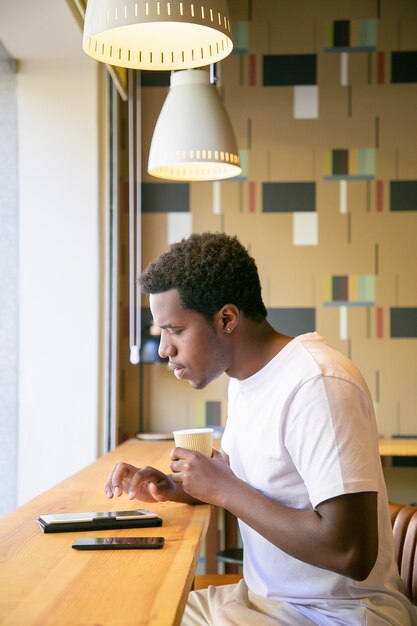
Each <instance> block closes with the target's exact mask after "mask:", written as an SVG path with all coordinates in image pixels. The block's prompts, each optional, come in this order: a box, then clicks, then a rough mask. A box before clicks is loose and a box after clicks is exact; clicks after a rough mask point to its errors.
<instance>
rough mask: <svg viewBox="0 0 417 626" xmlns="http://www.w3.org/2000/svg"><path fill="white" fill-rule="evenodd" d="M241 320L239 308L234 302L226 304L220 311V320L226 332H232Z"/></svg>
mask: <svg viewBox="0 0 417 626" xmlns="http://www.w3.org/2000/svg"><path fill="white" fill-rule="evenodd" d="M238 321H239V309H238V308H237V307H236V306H235V305H234V304H225V305H224V306H223V307H222V308H221V309H220V311H219V322H220V325H221V328H222V330H223V331H224V332H226V333H231V332H233V330H234V329H235V328H236V326H237V324H238Z"/></svg>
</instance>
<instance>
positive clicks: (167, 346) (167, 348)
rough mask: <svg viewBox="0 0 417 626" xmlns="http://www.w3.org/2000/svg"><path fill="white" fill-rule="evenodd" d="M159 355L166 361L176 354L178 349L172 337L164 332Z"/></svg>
mask: <svg viewBox="0 0 417 626" xmlns="http://www.w3.org/2000/svg"><path fill="white" fill-rule="evenodd" d="M158 353H159V356H160V357H161V359H166V358H169V357H172V356H174V355H175V354H176V349H175V347H174V345H173V343H172V341H171V339H170V335H169V333H167V332H166V331H164V330H162V333H161V339H160V341H159V349H158Z"/></svg>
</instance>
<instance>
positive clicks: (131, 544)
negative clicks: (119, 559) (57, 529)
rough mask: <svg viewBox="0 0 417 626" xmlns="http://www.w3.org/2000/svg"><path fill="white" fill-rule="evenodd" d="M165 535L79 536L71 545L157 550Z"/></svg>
mask: <svg viewBox="0 0 417 626" xmlns="http://www.w3.org/2000/svg"><path fill="white" fill-rule="evenodd" d="M164 543H165V537H91V538H90V537H81V538H80V539H76V540H75V541H74V543H73V544H72V547H73V548H75V549H76V550H158V549H159V548H162V546H163V545H164Z"/></svg>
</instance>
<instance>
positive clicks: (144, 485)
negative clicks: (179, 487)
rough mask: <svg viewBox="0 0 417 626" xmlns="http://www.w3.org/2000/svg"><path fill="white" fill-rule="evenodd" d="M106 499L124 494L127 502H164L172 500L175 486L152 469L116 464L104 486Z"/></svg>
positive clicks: (163, 475)
mask: <svg viewBox="0 0 417 626" xmlns="http://www.w3.org/2000/svg"><path fill="white" fill-rule="evenodd" d="M104 490H105V492H106V495H107V497H108V498H112V497H113V496H117V497H118V496H121V495H122V493H126V494H127V496H128V498H129V500H133V499H134V498H136V499H137V500H142V502H165V501H166V500H170V499H172V498H173V496H174V493H175V491H176V486H175V483H174V481H173V480H172V477H171V476H167V475H166V474H164V473H163V472H160V471H159V470H157V469H155V468H154V467H141V468H139V467H135V466H134V465H129V464H128V463H118V464H117V465H115V466H114V468H113V469H112V471H111V473H110V476H109V478H108V480H107V482H106V484H105V486H104Z"/></svg>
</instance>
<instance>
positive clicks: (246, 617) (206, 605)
mask: <svg viewBox="0 0 417 626" xmlns="http://www.w3.org/2000/svg"><path fill="white" fill-rule="evenodd" d="M207 624H210V625H213V626H226V625H227V626H278V625H279V626H312V625H313V624H315V622H312V621H311V620H310V619H309V618H308V617H305V616H304V615H301V613H299V611H297V610H296V609H294V608H293V607H292V606H291V605H289V604H285V603H284V602H277V601H275V600H266V599H265V598H262V597H261V596H258V595H256V594H253V593H251V592H250V591H249V592H248V588H247V586H246V583H245V581H244V580H241V581H240V582H239V583H238V584H237V585H223V586H220V587H212V586H211V587H209V588H208V589H201V590H199V591H192V592H191V593H190V594H189V596H188V602H187V606H186V608H185V612H184V617H183V620H182V622H181V626H207Z"/></svg>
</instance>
